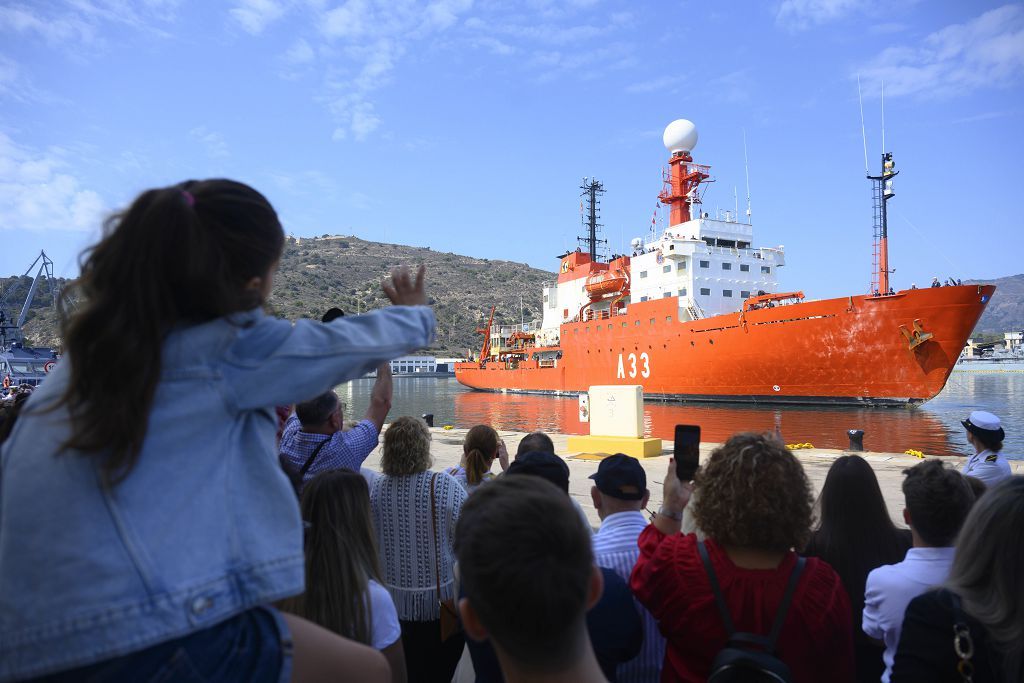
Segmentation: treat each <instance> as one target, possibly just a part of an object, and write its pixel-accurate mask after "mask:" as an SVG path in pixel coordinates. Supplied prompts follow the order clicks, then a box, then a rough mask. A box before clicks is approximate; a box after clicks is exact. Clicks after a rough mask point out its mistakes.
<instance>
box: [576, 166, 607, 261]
mask: <svg viewBox="0 0 1024 683" xmlns="http://www.w3.org/2000/svg"><path fill="white" fill-rule="evenodd" d="M580 190H581V195H580V196H581V197H582V201H581V202H580V204H581V205H582V206H584V211H583V224H584V225H585V226H586V227H587V235H586V237H577V238H576V241H577V242H582V243H583V244H584V245H585V246H586V247H587V251H588V252H589V253H590V260H591V261H597V259H598V256H599V253H598V252H599V250H600V245H602V244H608V240H605V239H598V237H597V233H598V232H600V229H601V224H600V223H598V222H597V219H598V218H600V217H601V208H600V207H601V195H603V194H604V183H602V182H601V181H600V180H598V179H597V178H584V179H583V184H582V185H580Z"/></svg>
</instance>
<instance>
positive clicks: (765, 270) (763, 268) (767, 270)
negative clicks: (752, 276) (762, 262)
mask: <svg viewBox="0 0 1024 683" xmlns="http://www.w3.org/2000/svg"><path fill="white" fill-rule="evenodd" d="M761 272H762V273H764V274H765V275H769V274H771V272H772V267H771V266H761Z"/></svg>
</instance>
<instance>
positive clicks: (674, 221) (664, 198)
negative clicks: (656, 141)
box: [658, 119, 711, 225]
mask: <svg viewBox="0 0 1024 683" xmlns="http://www.w3.org/2000/svg"><path fill="white" fill-rule="evenodd" d="M662 141H663V142H664V143H665V147H666V148H668V150H669V151H670V152H671V153H672V157H671V158H670V159H669V160H668V171H667V172H666V173H665V178H664V180H665V187H664V189H663V190H662V191H661V194H659V195H658V199H659V200H660V201H661V203H662V204H668V206H669V207H670V210H671V211H670V218H669V225H679V224H680V223H685V222H686V221H688V220H690V219H691V218H693V216H692V215H691V214H690V207H691V206H693V205H696V204H700V196H699V195H698V194H697V186H698V185H700V184H701V183H702V182H704V181H705V180H707V179H708V178H709V177H711V167H710V166H704V165H702V164H695V163H693V157H692V156H690V151H691V150H692V149H693V148H694V146H696V144H697V127H696V126H694V125H693V123H692V122H690V121H687V120H686V119H676V120H675V121H673V122H672V123H670V124H669V125H668V127H667V128H665V133H664V135H663V136H662Z"/></svg>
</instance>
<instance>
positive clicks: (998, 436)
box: [961, 410, 1011, 488]
mask: <svg viewBox="0 0 1024 683" xmlns="http://www.w3.org/2000/svg"><path fill="white" fill-rule="evenodd" d="M961 424H963V426H964V427H965V428H966V429H967V431H968V432H970V433H971V434H973V435H974V436H975V437H976V438H977V439H978V440H980V441H982V445H984V446H989V445H995V444H1001V443H1002V441H1003V438H1004V437H1005V435H1006V434H1005V432H1004V431H1003V428H1002V426H1001V425H1000V424H999V418H998V417H996V416H995V415H993V414H992V413H988V412H985V411H983V410H975V411H974V412H972V413H971V414H970V416H969V417H968V418H967V419H966V420H963V421H962V422H961ZM963 474H964V475H966V476H970V477H974V478H975V479H980V480H981V481H983V482H985V485H986V486H988V487H989V488H991V487H992V486H995V485H996V484H998V483H999V482H1000V481H1002V480H1003V479H1005V478H1006V477H1009V476H1010V475H1011V472H1010V463H1009V462H1007V460H1006V456H1005V455H1003V454H1002V453H1000V452H998V451H994V450H992V449H991V448H986V449H985V450H982V451H980V452H978V453H975V454H974V455H972V456H971V457H970V458H968V459H967V462H966V463H965V464H964V468H963Z"/></svg>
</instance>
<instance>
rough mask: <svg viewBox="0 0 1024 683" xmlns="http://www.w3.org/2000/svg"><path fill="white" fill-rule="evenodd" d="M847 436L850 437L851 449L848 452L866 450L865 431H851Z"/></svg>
mask: <svg viewBox="0 0 1024 683" xmlns="http://www.w3.org/2000/svg"><path fill="white" fill-rule="evenodd" d="M846 434H847V436H849V437H850V447H849V448H848V449H847V450H850V451H863V450H864V430H863V429H851V430H850V431H848V432H846Z"/></svg>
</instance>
